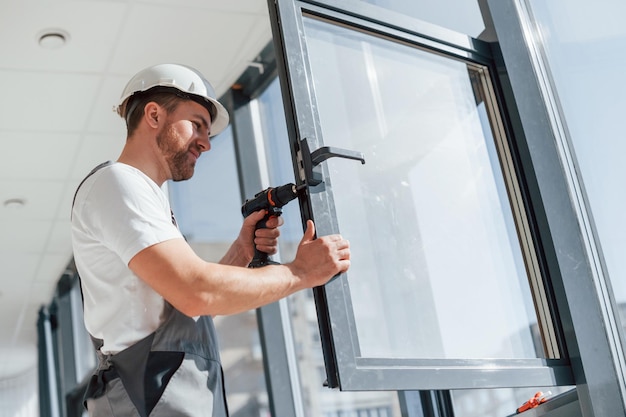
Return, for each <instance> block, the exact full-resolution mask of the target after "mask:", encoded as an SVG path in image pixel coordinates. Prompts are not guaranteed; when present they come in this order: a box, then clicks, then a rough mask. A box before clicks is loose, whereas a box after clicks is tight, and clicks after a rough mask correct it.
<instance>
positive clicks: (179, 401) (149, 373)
mask: <svg viewBox="0 0 626 417" xmlns="http://www.w3.org/2000/svg"><path fill="white" fill-rule="evenodd" d="M110 163H111V162H105V163H103V164H100V165H99V166H97V167H96V168H94V169H93V171H91V172H90V173H89V175H87V177H85V179H84V180H83V182H84V181H85V180H86V179H87V178H89V177H90V176H91V175H92V174H94V173H95V172H96V171H98V170H99V169H100V168H103V167H105V166H107V165H109V164H110ZM83 182H81V183H80V185H79V186H78V188H80V186H81V185H82V184H83ZM77 193H78V189H77V190H76V194H77ZM76 194H75V195H74V200H76ZM72 205H73V204H72ZM172 222H173V223H174V224H176V221H175V219H174V215H173V214H172ZM164 317H165V320H164V322H163V324H161V326H160V327H159V328H158V329H157V330H156V331H154V332H153V333H152V334H150V335H148V336H147V337H145V338H144V339H142V340H140V341H139V342H137V343H135V344H134V345H132V346H130V347H128V348H126V349H124V350H123V351H121V352H119V353H116V354H114V355H110V354H108V355H107V354H103V353H102V352H101V351H100V348H101V347H102V345H103V341H102V340H100V339H96V338H94V337H93V336H92V341H93V343H94V346H95V348H96V352H97V354H98V359H99V364H98V368H97V369H96V370H95V372H94V374H93V375H92V376H91V379H90V381H89V384H88V386H87V390H86V392H85V397H84V400H85V401H84V404H85V407H86V408H87V410H88V411H89V415H90V416H91V417H105V416H106V417H131V416H132V417H148V416H150V417H178V416H181V417H183V416H189V417H228V407H227V405H226V395H225V393H224V377H223V372H222V366H221V364H220V357H219V349H218V344H217V336H216V332H215V326H214V325H213V319H212V318H211V317H208V316H201V317H199V318H198V319H193V318H191V317H188V316H186V315H184V314H183V313H181V312H180V311H178V310H176V309H175V308H174V307H173V306H172V305H171V304H169V303H168V302H165V311H164ZM130 319H131V320H132V318H130Z"/></svg>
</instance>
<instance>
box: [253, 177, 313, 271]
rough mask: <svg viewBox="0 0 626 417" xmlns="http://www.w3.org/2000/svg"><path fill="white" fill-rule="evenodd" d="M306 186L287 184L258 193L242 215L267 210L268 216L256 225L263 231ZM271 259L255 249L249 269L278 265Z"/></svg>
mask: <svg viewBox="0 0 626 417" xmlns="http://www.w3.org/2000/svg"><path fill="white" fill-rule="evenodd" d="M302 188H304V186H301V187H296V185H295V184H291V183H289V184H285V185H281V186H280V187H270V188H267V189H265V190H263V191H261V192H259V193H257V194H256V195H255V196H254V198H251V199H249V200H246V202H245V203H243V206H241V213H242V214H243V217H244V218H245V217H248V216H249V215H250V214H252V213H254V212H255V211H259V210H267V214H266V215H265V217H263V219H262V220H260V221H259V222H258V223H257V224H256V228H255V230H256V229H263V228H265V227H266V223H267V221H268V220H269V219H270V218H271V217H278V216H280V215H281V214H282V213H283V210H282V207H283V206H284V205H286V204H287V203H289V202H290V201H291V200H293V199H294V198H296V197H297V196H298V191H300V190H301V189H302ZM276 263H277V262H274V261H272V260H270V259H269V255H268V254H267V253H265V252H261V251H260V250H258V249H257V248H256V245H255V248H254V258H253V259H252V262H250V265H248V267H249V268H259V267H261V266H265V265H270V264H276Z"/></svg>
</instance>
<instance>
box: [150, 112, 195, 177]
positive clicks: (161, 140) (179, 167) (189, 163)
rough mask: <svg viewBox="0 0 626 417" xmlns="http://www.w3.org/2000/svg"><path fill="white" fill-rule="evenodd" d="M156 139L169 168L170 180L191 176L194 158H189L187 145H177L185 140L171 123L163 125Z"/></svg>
mask: <svg viewBox="0 0 626 417" xmlns="http://www.w3.org/2000/svg"><path fill="white" fill-rule="evenodd" d="M156 140H157V146H158V147H159V149H160V150H161V152H162V153H163V156H164V157H165V161H166V162H167V165H168V167H169V169H170V173H171V175H172V180H173V181H185V180H188V179H189V178H191V177H192V176H193V173H194V169H195V166H196V161H195V158H190V155H189V147H185V148H183V147H181V146H180V145H179V144H180V143H184V142H185V141H184V140H183V139H181V136H180V135H179V134H178V133H177V132H176V130H175V129H174V128H173V126H172V125H171V124H168V125H166V126H164V127H163V130H162V131H161V132H159V134H158V135H157V137H156Z"/></svg>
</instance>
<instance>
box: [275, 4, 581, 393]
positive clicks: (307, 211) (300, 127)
mask: <svg viewBox="0 0 626 417" xmlns="http://www.w3.org/2000/svg"><path fill="white" fill-rule="evenodd" d="M335 3H336V2H331V1H326V0H318V1H298V0H277V1H276V2H274V1H272V0H269V1H268V4H269V6H270V17H271V20H272V29H273V32H274V42H275V49H276V54H277V59H278V72H279V76H280V80H281V85H282V90H283V100H284V103H285V111H286V115H287V121H288V122H287V123H288V132H289V136H290V141H291V146H292V156H293V161H294V172H295V173H296V176H298V175H300V178H299V181H301V182H305V181H306V178H305V177H303V174H302V159H303V157H302V153H303V152H306V150H303V149H301V146H300V144H301V143H302V141H306V144H307V145H308V147H309V149H311V150H314V149H317V148H319V147H322V146H324V143H323V142H322V140H321V137H322V135H321V129H320V126H319V117H318V114H317V111H316V109H317V107H316V103H315V97H311V96H309V92H310V91H314V89H313V86H312V85H311V79H312V77H311V75H310V74H311V70H310V68H309V66H308V61H307V48H306V37H305V32H304V28H303V22H302V19H303V15H310V16H314V17H318V18H323V19H326V20H331V21H334V22H337V23H338V24H341V25H344V26H349V27H351V28H354V29H355V30H360V31H365V32H368V33H373V34H376V35H381V36H384V37H390V38H393V39H395V40H398V41H400V42H404V43H409V44H412V45H416V46H419V47H420V48H422V49H424V48H426V49H429V50H431V51H433V52H434V53H439V54H443V55H446V56H450V57H454V58H456V59H462V60H464V61H466V62H469V63H476V64H479V65H483V66H486V67H488V68H490V69H491V71H490V73H491V74H492V80H491V81H492V83H493V84H494V88H495V85H496V84H497V83H496V82H495V80H494V79H493V74H495V68H494V64H493V62H494V60H493V57H492V52H491V47H490V46H489V44H487V43H485V42H481V41H478V40H476V39H472V38H470V37H468V36H465V35H461V34H458V33H456V32H453V31H450V30H447V29H443V28H440V27H437V26H434V25H431V24H428V23H426V22H421V21H417V20H416V19H412V18H409V17H406V16H399V15H398V14H395V13H393V12H386V11H381V10H380V9H379V8H376V7H373V6H371V5H369V4H366V3H363V2H358V1H352V0H346V1H342V2H341V5H340V6H338V5H337V4H335ZM279 21H280V23H279ZM403 28H411V29H410V30H407V29H403ZM288 80H290V81H288ZM326 145H328V144H326ZM322 169H323V170H324V169H325V167H322ZM323 173H324V177H327V176H328V172H327V171H323ZM301 208H302V215H303V219H306V218H313V213H314V212H317V213H320V212H323V213H324V214H325V215H323V216H315V217H316V227H317V230H318V232H319V233H320V234H322V235H325V234H330V233H338V232H339V230H338V225H337V221H336V219H335V217H334V202H333V199H332V195H327V193H310V194H309V196H308V199H301ZM326 214H329V215H326ZM347 287H348V281H347V277H346V274H342V275H340V276H338V277H336V278H335V279H333V280H331V281H330V282H329V283H328V284H326V285H325V286H324V287H319V288H316V289H315V290H314V294H315V298H316V305H317V312H318V320H319V325H320V333H321V337H322V344H323V351H324V357H325V363H326V371H327V376H328V384H329V386H330V387H339V388H340V389H342V390H358V391H361V390H364V391H374V390H433V389H436V390H448V389H465V388H497V387H513V388H514V387H531V386H553V385H571V384H572V383H573V375H572V369H571V366H570V363H569V360H568V358H567V357H566V356H565V355H564V356H565V357H563V358H560V359H541V358H531V359H468V360H464V359H459V360H450V359H391V358H387V359H380V358H379V359H375V358H362V357H358V347H357V346H358V344H357V343H355V341H356V340H357V335H356V326H355V323H354V318H353V316H352V315H351V314H349V313H348V312H349V311H352V306H351V303H350V298H349V295H348V288H347ZM545 304H550V303H549V301H545ZM541 307H542V308H544V307H545V308H546V309H547V310H548V311H550V307H551V305H542V306H541ZM331 319H332V325H331ZM538 319H539V318H538ZM557 333H559V332H558V331H557ZM556 339H557V342H558V343H561V341H562V335H560V334H559V335H558V336H557V337H556ZM561 352H565V349H564V347H563V346H561Z"/></svg>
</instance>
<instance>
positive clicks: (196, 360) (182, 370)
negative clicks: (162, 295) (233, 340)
mask: <svg viewBox="0 0 626 417" xmlns="http://www.w3.org/2000/svg"><path fill="white" fill-rule="evenodd" d="M167 308H168V310H169V311H168V314H169V317H168V318H167V319H166V320H165V322H164V323H163V324H162V325H161V327H159V328H158V329H157V330H156V331H155V332H154V333H152V334H151V335H149V336H148V337H146V338H144V339H142V340H141V341H139V342H137V343H136V344H134V345H133V346H131V347H129V348H127V349H125V350H123V351H121V352H119V353H117V354H115V355H104V354H102V353H100V351H99V350H98V347H99V346H101V345H102V341H100V340H97V339H94V343H95V344H96V349H97V352H98V357H99V360H100V364H99V366H98V369H97V371H96V373H95V374H94V375H93V376H92V378H91V381H90V384H89V387H88V389H87V392H86V394H85V401H86V407H87V409H88V411H89V415H90V416H93V417H101V416H116V417H118V416H119V417H122V416H124V417H126V416H129V417H130V416H141V417H147V416H151V417H165V416H169V417H174V416H190V417H191V416H193V417H200V416H206V417H226V416H228V408H227V406H226V399H225V395H224V384H223V374H222V367H221V365H220V362H219V352H218V348H217V341H216V335H215V328H214V326H213V320H212V319H211V318H210V317H206V316H202V317H200V318H199V319H198V320H194V319H192V318H190V317H187V316H185V315H184V314H182V313H180V312H179V311H178V310H176V309H175V308H174V307H172V306H171V305H169V304H167Z"/></svg>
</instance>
